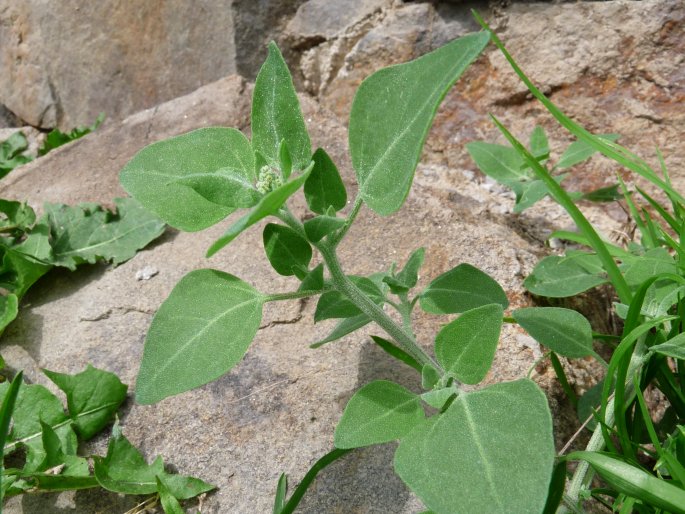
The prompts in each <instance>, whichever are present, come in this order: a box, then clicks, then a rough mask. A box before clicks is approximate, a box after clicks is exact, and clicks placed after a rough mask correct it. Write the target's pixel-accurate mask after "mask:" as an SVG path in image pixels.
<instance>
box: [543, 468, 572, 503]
mask: <svg viewBox="0 0 685 514" xmlns="http://www.w3.org/2000/svg"><path fill="white" fill-rule="evenodd" d="M565 485H566V462H565V461H563V460H562V461H560V462H558V463H557V465H556V466H554V471H553V472H552V480H550V482H549V493H548V494H547V502H546V503H545V509H544V510H543V511H542V514H555V513H556V512H557V508H559V505H561V500H562V498H563V497H564V487H565Z"/></svg>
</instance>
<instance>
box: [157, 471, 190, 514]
mask: <svg viewBox="0 0 685 514" xmlns="http://www.w3.org/2000/svg"><path fill="white" fill-rule="evenodd" d="M155 479H156V480H157V492H158V493H159V502H160V503H161V504H162V509H164V512H165V514H185V512H184V511H183V509H182V508H181V504H180V503H178V500H177V499H176V498H174V495H173V494H171V491H169V488H168V487H167V486H166V485H164V482H162V481H161V480H160V478H159V477H158V476H157V477H155Z"/></svg>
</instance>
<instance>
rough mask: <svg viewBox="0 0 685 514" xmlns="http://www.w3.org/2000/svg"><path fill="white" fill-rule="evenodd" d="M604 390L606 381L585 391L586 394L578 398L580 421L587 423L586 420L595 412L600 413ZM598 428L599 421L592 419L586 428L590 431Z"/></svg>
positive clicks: (601, 381)
mask: <svg viewBox="0 0 685 514" xmlns="http://www.w3.org/2000/svg"><path fill="white" fill-rule="evenodd" d="M603 389H604V380H600V381H599V382H597V383H596V384H595V385H593V386H592V387H591V388H590V389H588V390H587V391H585V394H583V396H581V397H580V398H578V408H577V409H576V411H577V414H578V421H580V422H581V423H585V420H586V419H587V418H589V417H590V416H591V415H592V412H593V411H599V409H600V406H601V403H602V390H603ZM596 426H597V420H596V419H594V418H593V419H591V420H590V421H589V422H588V424H587V425H586V427H587V428H588V430H594V429H595V427H596Z"/></svg>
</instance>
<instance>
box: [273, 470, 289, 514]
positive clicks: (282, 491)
mask: <svg viewBox="0 0 685 514" xmlns="http://www.w3.org/2000/svg"><path fill="white" fill-rule="evenodd" d="M287 494H288V475H286V474H285V473H281V476H280V478H279V479H278V485H277V486H276V496H275V497H274V508H273V514H281V511H282V510H283V507H285V500H286V495H287Z"/></svg>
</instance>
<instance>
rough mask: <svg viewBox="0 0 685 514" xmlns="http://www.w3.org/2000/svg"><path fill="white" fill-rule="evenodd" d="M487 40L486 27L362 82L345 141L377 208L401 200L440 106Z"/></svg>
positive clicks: (366, 196) (363, 189)
mask: <svg viewBox="0 0 685 514" xmlns="http://www.w3.org/2000/svg"><path fill="white" fill-rule="evenodd" d="M488 41H489V35H488V34H487V33H485V32H480V33H477V34H470V35H467V36H464V37H462V38H460V39H456V40H454V41H452V42H451V43H448V44H447V45H445V46H443V47H442V48H439V49H438V50H435V51H433V52H431V53H429V54H426V55H424V56H423V57H420V58H418V59H416V60H414V61H411V62H408V63H405V64H400V65H396V66H390V67H388V68H384V69H381V70H379V71H377V72H376V73H374V74H373V75H371V76H370V77H368V78H367V79H366V80H364V82H362V84H361V86H360V87H359V89H358V90H357V93H356V95H355V97H354V101H353V103H352V110H351V113H350V124H349V131H348V134H349V147H350V155H351V157H352V165H353V167H354V169H355V172H356V175H357V181H358V182H359V192H360V194H361V197H362V199H363V200H364V202H365V203H366V204H367V205H368V206H369V207H370V208H371V209H372V210H374V211H376V212H377V213H378V214H380V215H388V214H391V213H393V212H395V211H397V210H398V209H399V208H400V207H401V206H402V204H403V203H404V200H405V198H406V197H407V194H408V193H409V189H410V188H411V184H412V181H413V178H414V170H415V169H416V165H417V164H418V162H419V158H420V157H421V150H422V148H423V143H424V141H425V139H426V136H427V135H428V130H429V129H430V126H431V124H432V123H433V118H434V116H435V113H436V111H437V109H438V106H439V105H440V103H441V102H442V99H443V98H444V97H445V95H446V94H447V91H449V89H450V88H451V87H452V85H453V84H454V83H455V82H456V81H457V79H458V78H459V77H460V76H461V74H462V73H463V72H464V71H465V70H466V68H467V67H468V65H469V64H470V63H471V62H472V61H474V60H475V59H476V57H478V55H479V54H480V52H481V51H482V50H483V48H485V46H486V45H487V43H488Z"/></svg>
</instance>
